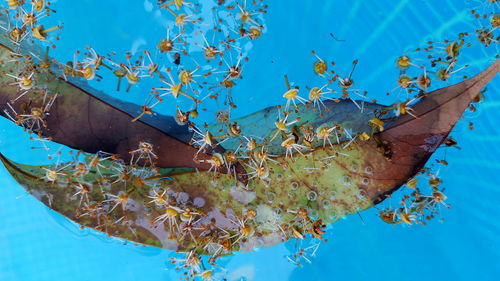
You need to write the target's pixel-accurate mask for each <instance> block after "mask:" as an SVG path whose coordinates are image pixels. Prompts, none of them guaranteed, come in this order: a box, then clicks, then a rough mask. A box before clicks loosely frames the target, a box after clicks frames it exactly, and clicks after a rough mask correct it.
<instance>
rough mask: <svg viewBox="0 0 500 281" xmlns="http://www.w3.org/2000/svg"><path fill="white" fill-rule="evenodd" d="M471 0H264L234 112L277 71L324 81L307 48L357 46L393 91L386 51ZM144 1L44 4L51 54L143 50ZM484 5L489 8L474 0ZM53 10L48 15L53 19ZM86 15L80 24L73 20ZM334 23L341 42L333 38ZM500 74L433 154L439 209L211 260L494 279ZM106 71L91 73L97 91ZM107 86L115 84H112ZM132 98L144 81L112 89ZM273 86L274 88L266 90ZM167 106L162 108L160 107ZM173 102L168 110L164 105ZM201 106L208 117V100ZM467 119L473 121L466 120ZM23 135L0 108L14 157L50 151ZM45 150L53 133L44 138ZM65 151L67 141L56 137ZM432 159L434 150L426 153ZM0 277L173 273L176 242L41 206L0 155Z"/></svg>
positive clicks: (157, 23) (395, 276) (252, 102)
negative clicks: (452, 143) (127, 239)
mask: <svg viewBox="0 0 500 281" xmlns="http://www.w3.org/2000/svg"><path fill="white" fill-rule="evenodd" d="M480 2H481V1H466V0H453V1H451V0H439V1H438V0H435V1H432V0H427V1H424V0H412V1H410V0H381V1H368V0H365V1H363V0H324V1H320V0H315V1H277V0H276V1H268V4H269V12H268V14H267V15H265V25H266V32H265V34H264V35H263V36H262V38H260V39H259V40H256V41H253V42H252V46H249V48H248V55H249V57H250V61H249V62H248V63H246V64H245V68H244V79H243V80H242V81H241V82H239V83H238V85H237V86H236V88H235V89H233V96H234V98H235V101H236V103H237V104H239V105H240V107H239V108H238V110H237V114H238V115H244V114H247V113H251V112H254V111H256V110H259V109H262V108H264V107H266V106H269V105H276V104H279V103H282V102H283V100H282V99H281V94H282V93H283V91H284V89H285V86H284V82H283V79H282V77H283V75H284V74H287V75H288V76H289V77H290V80H291V81H293V82H294V83H296V84H298V85H306V84H309V85H310V84H314V83H321V82H320V81H321V80H319V78H317V77H316V76H314V74H313V73H312V71H311V64H312V63H313V62H314V57H313V56H312V55H310V52H311V50H316V52H317V53H319V54H320V55H321V56H322V57H323V58H325V59H328V60H334V61H335V62H336V69H337V70H338V71H341V72H343V73H348V72H349V71H350V67H351V62H352V60H354V59H359V61H360V63H359V67H358V69H357V70H356V72H355V76H354V80H355V81H356V84H357V86H358V87H362V88H364V89H366V90H368V91H369V93H370V96H371V97H373V98H377V99H378V100H379V102H382V103H383V102H386V103H392V102H393V101H394V97H386V96H385V93H386V92H387V91H389V90H391V89H392V88H394V87H395V84H394V82H393V81H394V80H395V78H396V77H397V75H398V70H397V69H395V68H394V59H395V58H396V57H398V56H399V55H401V54H403V53H405V52H407V51H409V50H412V49H414V48H416V47H418V46H421V45H424V44H425V42H427V41H429V40H443V39H445V38H449V37H452V36H454V35H456V34H457V33H458V32H462V31H464V30H474V29H475V28H478V26H479V23H478V22H477V21H474V20H471V19H470V17H469V15H468V11H469V10H470V8H471V7H477V6H479V5H480ZM148 3H149V2H148V1H147V0H146V1H142V0H122V1H109V0H108V1H96V0H85V1H84V0H82V1H68V0H67V1H62V0H59V1H57V2H56V3H54V5H53V8H54V9H56V10H57V11H58V12H57V14H56V16H55V18H56V19H54V21H55V22H57V21H62V22H64V24H65V28H64V31H63V33H62V35H61V38H62V39H61V40H60V41H59V42H58V49H57V50H55V51H54V52H53V53H52V55H53V56H54V57H56V58H58V59H61V60H63V61H64V60H70V59H71V54H72V52H73V51H74V50H75V49H82V47H83V46H87V45H92V46H93V47H94V48H95V49H96V50H99V52H102V53H106V52H109V51H111V50H115V51H117V52H125V51H129V50H131V48H132V46H133V45H134V42H144V44H143V45H142V46H141V48H151V49H153V48H154V46H155V44H156V42H157V39H158V38H159V36H162V35H158V34H159V33H160V34H163V32H164V29H162V28H161V23H162V22H163V20H164V18H162V17H161V16H159V17H157V16H154V13H155V9H153V11H148V10H149V5H148ZM480 9H489V8H488V7H484V6H483V7H480ZM50 20H53V19H50ZM82 22H83V24H82ZM330 33H333V34H335V36H336V37H337V38H339V39H343V40H346V42H338V41H335V40H334V39H333V38H332V37H331V36H330V35H329V34H330ZM492 51H493V52H494V46H490V47H489V49H488V50H487V51H484V50H482V49H473V50H472V51H471V52H467V53H465V52H464V58H462V60H463V61H465V62H466V63H468V64H470V65H471V67H470V68H469V69H468V70H467V72H466V73H469V74H473V73H477V72H478V71H479V70H480V69H482V68H484V67H485V66H486V65H487V64H488V63H490V62H491V60H488V59H487V58H488V57H487V56H486V54H489V57H491V52H492ZM499 82H500V80H499V79H498V78H496V79H495V80H494V81H493V83H491V84H490V85H489V86H488V92H487V95H486V99H485V101H484V102H483V103H481V104H480V106H479V108H478V111H477V112H475V113H468V114H466V116H465V117H464V119H466V120H462V121H461V122H459V123H458V125H457V126H456V127H455V130H454V132H453V134H452V135H453V137H454V138H455V139H456V140H458V141H459V146H460V147H461V149H455V148H450V149H446V150H441V151H439V152H438V153H437V156H436V158H437V159H443V158H444V157H446V160H447V161H448V162H449V163H450V164H449V166H448V167H442V168H441V169H440V172H439V175H440V177H441V178H442V179H443V180H444V184H443V187H445V188H446V194H447V196H448V201H447V202H448V203H449V204H451V208H450V209H449V210H443V211H442V216H443V217H444V219H445V220H444V222H440V221H438V220H435V221H431V222H430V223H429V224H428V225H427V226H425V227H423V226H412V227H408V226H402V225H397V226H391V225H387V224H385V223H383V222H382V221H381V220H380V219H378V218H377V217H376V214H377V212H376V210H375V209H372V210H368V211H365V212H363V213H362V214H361V215H362V218H363V221H362V220H361V219H360V218H359V217H358V216H356V215H354V216H350V217H347V218H346V219H345V220H341V221H339V222H337V223H335V224H334V225H332V227H331V229H329V231H328V232H327V235H326V238H327V239H328V240H329V241H328V242H327V243H323V244H322V245H321V246H320V248H319V250H318V251H317V253H316V257H315V258H314V259H313V263H312V264H305V265H304V266H303V267H296V266H294V265H292V264H291V263H290V262H288V261H287V260H286V259H285V258H284V257H285V256H286V255H288V254H290V251H291V249H293V247H294V242H289V243H285V244H281V245H277V246H275V247H273V248H270V249H260V250H259V251H257V252H253V253H246V254H238V255H235V256H233V257H231V258H224V259H222V260H221V265H222V266H223V267H224V268H225V269H226V270H227V271H228V273H227V276H226V278H227V280H262V281H267V280H294V281H295V280H297V281H298V280H314V281H320V280H373V281H375V280H499V279H500V277H499V276H500V220H499V219H498V218H499V217H500V209H499V208H498V206H499V204H500V180H499V179H498V175H499V174H500V161H499V157H500V150H499V148H498V147H499V146H500V127H499V126H498V123H497V120H499V118H500V113H499V112H500V97H499V96H498V92H499V89H500V83H499ZM105 83H106V82H104V83H102V85H99V84H96V85H95V86H96V87H98V88H99V87H100V88H101V89H103V90H106V87H107V86H106V84H105ZM113 86H114V84H113ZM113 95H114V96H115V97H118V98H120V99H123V100H127V101H132V102H136V103H138V104H139V103H141V102H142V101H143V100H144V95H141V89H140V88H134V89H132V91H131V92H130V93H128V94H126V93H124V92H122V93H120V94H113ZM273 95H274V96H275V97H276V98H272V97H273ZM168 110H171V109H169V108H165V112H164V113H169V111H168ZM170 114H171V111H170ZM201 118H205V119H206V120H210V117H209V116H208V113H207V114H206V115H203V116H202V117H201ZM468 121H473V122H474V124H475V129H474V130H473V131H471V130H469V129H468V126H467V122H468ZM30 146H32V143H31V142H30V141H29V139H28V135H27V134H26V133H25V132H23V131H22V129H20V128H19V127H17V126H15V125H14V124H12V122H10V121H7V120H5V119H2V120H0V151H1V152H2V153H3V154H5V155H6V156H7V157H8V158H10V159H13V160H14V161H17V162H21V163H33V164H42V163H48V161H47V158H46V152H45V151H41V150H31V149H28V148H29V147H30ZM51 147H53V148H54V150H57V149H59V148H60V147H61V146H60V145H57V144H53V145H51ZM63 150H64V149H63ZM431 161H434V160H431ZM0 179H1V181H0V190H1V195H0V280H1V281H4V280H5V281H32V280H33V281H34V280H36V281H45V280H51V281H54V280H72V281H84V280H85V281H88V280H121V281H128V280H178V279H179V278H180V277H182V276H180V275H179V273H178V272H176V271H175V270H174V269H173V268H172V267H171V266H170V265H168V262H167V261H168V258H169V257H172V256H174V254H173V253H172V252H169V251H166V250H160V249H156V248H152V247H137V246H134V245H132V244H131V243H129V244H127V245H124V242H123V241H119V240H115V239H112V238H107V237H105V236H103V235H100V234H98V233H95V232H92V231H89V230H80V229H79V228H78V226H77V225H74V224H73V223H71V222H69V221H68V220H67V219H65V218H63V217H62V216H60V215H58V214H56V213H55V212H53V211H50V210H49V209H48V208H47V207H46V206H44V205H42V204H41V203H40V202H38V201H37V200H36V199H35V198H33V197H31V196H29V195H27V194H26V192H24V190H23V188H22V187H20V186H19V185H18V184H17V183H16V182H15V181H14V180H13V179H12V178H11V177H10V176H9V175H8V173H7V172H6V171H5V169H4V168H3V167H0Z"/></svg>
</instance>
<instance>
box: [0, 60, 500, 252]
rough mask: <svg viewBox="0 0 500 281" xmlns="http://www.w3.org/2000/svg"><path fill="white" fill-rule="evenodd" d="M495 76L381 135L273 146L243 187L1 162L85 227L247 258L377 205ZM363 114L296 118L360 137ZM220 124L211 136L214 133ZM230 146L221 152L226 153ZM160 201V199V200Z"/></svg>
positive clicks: (191, 176)
mask: <svg viewBox="0 0 500 281" xmlns="http://www.w3.org/2000/svg"><path fill="white" fill-rule="evenodd" d="M499 68H500V62H499V61H497V62H495V63H494V64H493V65H492V66H490V67H489V68H488V69H487V70H485V71H484V72H482V73H480V74H479V75H477V76H475V77H473V78H471V79H469V80H466V81H464V82H461V83H459V84H456V85H453V86H450V87H447V88H443V89H440V90H437V91H434V92H432V93H429V94H428V95H427V96H425V97H423V98H422V99H421V101H420V102H419V103H417V104H416V105H415V107H414V111H415V116H416V117H417V118H415V117H413V116H409V115H402V116H400V117H399V118H397V119H386V121H387V124H385V125H384V126H385V129H384V130H383V131H382V132H380V133H376V134H374V135H372V136H371V137H369V138H363V141H354V142H348V141H346V140H345V141H344V142H340V141H339V143H336V144H335V145H333V149H332V148H330V147H329V146H328V145H326V146H323V145H322V144H321V143H316V145H315V146H314V147H315V148H314V149H311V150H310V151H308V152H307V153H304V154H300V153H295V154H294V156H293V160H290V159H289V158H287V157H286V156H284V155H283V151H281V152H280V151H279V148H278V150H276V153H277V154H280V155H281V156H279V157H276V158H274V159H275V161H271V162H269V163H267V164H266V166H265V167H266V169H268V170H267V171H264V172H263V173H261V172H262V171H259V170H257V169H255V170H253V168H252V167H251V166H249V167H248V173H249V175H250V178H251V179H250V181H249V183H248V185H243V184H241V183H240V182H238V181H237V180H235V178H234V177H230V176H228V175H222V174H218V173H213V172H201V171H198V172H195V171H191V172H189V171H188V172H181V173H179V172H176V171H164V173H163V174H162V176H160V177H150V178H147V179H145V180H144V179H142V178H141V177H140V176H138V175H132V176H131V177H130V178H128V179H127V180H125V181H123V182H115V183H112V182H111V183H110V182H108V184H103V182H102V179H103V178H108V177H112V173H113V172H112V170H113V169H112V168H111V167H110V168H109V169H106V170H105V171H103V175H102V176H98V175H97V173H96V172H95V171H92V172H91V173H89V174H87V175H85V176H83V177H75V176H74V175H73V174H74V170H72V169H71V167H69V168H67V169H63V170H62V172H61V177H60V178H59V179H57V180H56V181H54V182H49V181H47V179H43V178H44V176H43V175H44V171H46V169H50V168H49V167H40V166H38V167H35V166H26V165H20V164H16V163H13V162H11V161H9V160H8V159H6V158H5V157H4V156H1V160H2V162H3V163H4V165H5V166H6V167H7V169H8V170H9V172H10V173H11V174H12V175H13V177H14V178H15V179H16V180H17V181H18V182H19V183H20V184H21V185H23V186H24V187H25V188H26V189H27V190H28V191H29V192H30V193H31V194H33V195H34V196H35V197H37V198H38V199H39V200H40V201H42V202H44V203H45V204H47V205H48V206H49V207H51V208H53V209H54V210H56V211H58V212H59V213H61V214H63V215H65V216H67V217H68V218H70V219H72V220H74V221H75V222H77V223H80V224H82V225H84V226H88V227H92V228H95V229H98V230H100V231H103V232H105V233H107V234H109V235H113V236H117V237H121V238H124V239H128V240H132V241H136V242H139V243H143V244H148V245H152V246H156V247H163V248H166V249H172V250H177V251H192V250H194V251H196V252H197V253H200V254H207V255H212V256H217V255H227V254H231V253H232V252H234V251H238V250H242V251H250V250H252V249H254V248H256V247H261V246H271V245H274V244H276V243H280V242H282V241H285V240H288V239H290V238H293V237H295V238H301V237H303V236H304V235H305V234H308V233H309V234H311V235H313V236H319V237H321V235H322V230H321V225H322V224H323V223H332V222H334V221H336V220H337V219H339V218H341V217H343V216H345V215H348V214H352V213H357V212H359V211H361V210H364V209H367V208H370V207H372V206H373V205H375V204H377V203H379V202H381V201H382V200H383V199H385V198H386V197H387V195H388V194H390V193H392V192H393V191H395V190H396V189H398V188H399V187H400V186H401V185H403V184H404V183H405V182H407V181H408V180H410V179H411V178H413V176H414V175H415V174H416V173H417V172H418V171H419V170H420V169H421V168H422V167H423V166H424V164H425V162H426V161H427V160H428V159H429V157H430V156H431V155H432V153H433V152H434V151H435V150H436V149H437V148H438V147H439V145H441V144H442V143H443V141H444V140H445V139H446V136H447V135H448V133H449V132H450V131H451V129H452V128H453V126H454V125H455V123H456V122H457V120H458V119H459V118H460V116H461V115H462V113H463V111H464V110H465V109H466V107H467V106H468V104H469V103H470V102H471V101H472V100H473V99H474V98H475V97H476V96H477V95H478V94H479V92H480V90H481V89H482V88H483V87H484V86H485V85H486V84H487V83H488V82H489V81H491V79H493V78H494V77H495V75H496V74H497V73H498V71H499ZM331 106H332V111H333V110H335V107H336V106H338V108H339V109H340V110H341V109H342V108H346V106H347V107H348V103H346V102H343V103H340V104H339V105H336V106H335V105H331ZM366 108H371V110H372V112H371V113H370V114H367V117H362V118H359V119H354V120H348V119H345V118H344V117H342V115H340V117H330V118H332V119H328V120H316V118H317V117H318V116H316V115H315V113H312V115H307V114H304V115H301V117H302V120H301V122H311V124H313V125H314V127H318V126H319V125H320V124H321V123H322V122H334V123H337V122H339V123H345V122H349V121H351V123H350V127H351V128H356V129H357V130H361V131H360V132H365V131H366V129H367V128H369V127H366V126H369V125H368V123H369V122H368V120H370V118H372V117H373V116H375V115H378V114H375V112H376V111H378V110H386V109H387V108H384V107H381V106H378V105H368V107H366ZM272 110H276V109H266V110H263V111H261V112H257V113H254V114H252V115H249V116H247V117H244V118H242V119H240V120H239V121H238V123H240V124H242V130H243V131H246V130H247V131H246V133H248V132H252V133H255V134H258V133H259V132H261V133H262V136H267V135H269V132H268V131H269V130H272V127H273V126H272V125H271V124H272V122H274V121H275V120H272V118H270V117H269V116H268V112H269V111H272ZM299 113H300V111H299ZM271 116H272V115H271ZM304 116H307V117H306V118H304ZM332 116H334V115H332ZM346 116H347V115H346ZM350 116H351V117H354V116H355V114H351V115H350ZM333 118H339V119H333ZM342 118H344V119H342ZM367 118H368V119H367ZM255 120H265V124H262V122H260V123H259V124H262V125H261V126H260V128H262V131H259V128H258V127H256V126H255V125H252V124H255V123H257V122H255ZM355 120H358V121H355ZM269 123H271V124H269ZM218 126H219V125H213V126H212V127H211V128H212V130H215V131H218V130H219V129H218V128H220V127H218ZM247 126H248V127H247ZM236 145H237V144H236V143H235V144H228V146H229V147H231V148H234V147H235V146H236ZM73 164H74V163H73ZM70 166H71V165H70ZM44 168H45V169H44ZM254 168H259V167H258V166H257V167H254ZM166 177H168V179H167V180H165V178H166ZM79 182H85V183H89V185H90V186H91V191H90V193H89V195H88V196H89V197H88V199H87V200H84V202H83V203H82V202H81V201H82V200H81V199H79V198H78V196H75V195H74V194H75V192H76V189H75V188H76V185H77V184H78V183H79ZM125 186H126V189H124V188H125ZM100 189H102V191H100ZM125 191H126V193H124V192H125ZM120 194H122V195H123V194H126V195H127V196H128V197H127V198H128V200H127V201H126V203H125V204H122V205H123V206H119V207H116V206H115V201H112V200H110V199H109V198H111V195H113V196H115V197H117V196H119V195H120ZM159 194H164V195H165V197H164V198H163V199H164V200H165V201H164V202H163V201H162V200H163V199H161V198H162V197H161V196H158V195H159ZM49 198H50V200H49ZM105 199H106V200H105ZM160 199H161V200H160Z"/></svg>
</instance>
